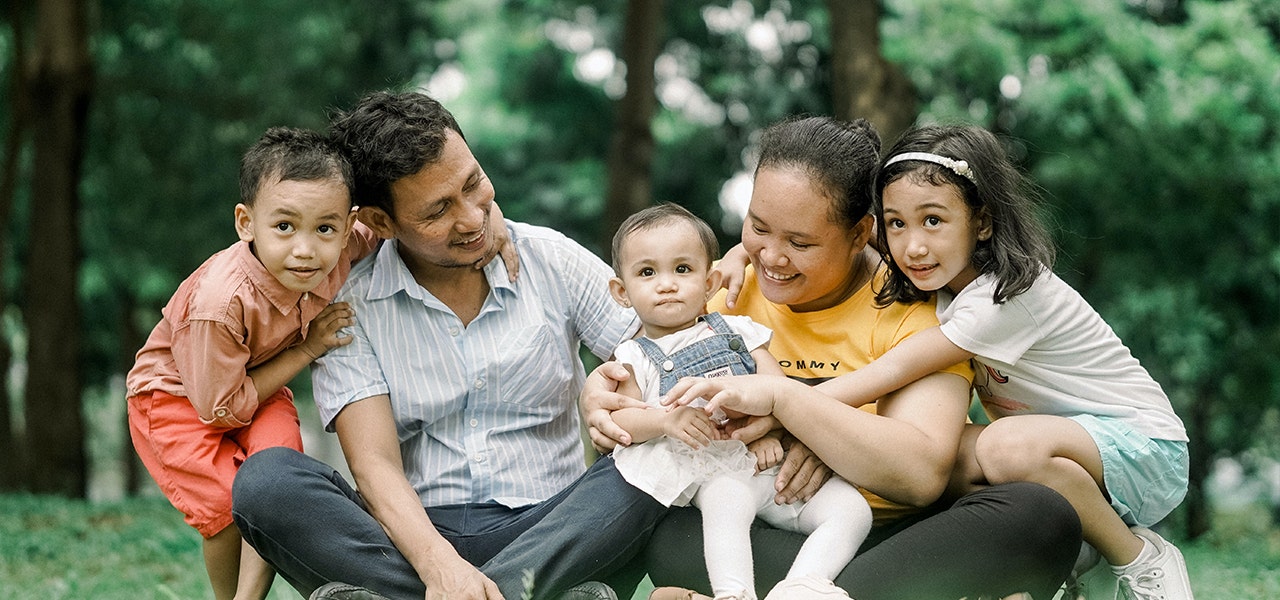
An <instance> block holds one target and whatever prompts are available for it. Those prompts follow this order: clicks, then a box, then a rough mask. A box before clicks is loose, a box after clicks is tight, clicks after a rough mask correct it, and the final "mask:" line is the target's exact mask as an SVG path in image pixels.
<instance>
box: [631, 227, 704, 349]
mask: <svg viewBox="0 0 1280 600" xmlns="http://www.w3.org/2000/svg"><path fill="white" fill-rule="evenodd" d="M619 250H620V251H619V252H618V254H619V256H618V269H619V270H620V271H621V274H620V276H618V277H614V278H613V279H611V280H609V291H610V293H612V294H613V299H614V300H616V301H617V302H618V303H619V304H621V305H623V306H631V307H634V308H635V310H636V314H637V315H638V316H639V317H640V322H642V323H644V335H645V337H648V338H660V337H662V336H664V335H669V334H672V333H675V332H677V331H681V330H683V329H687V328H689V327H692V326H693V325H694V323H696V322H697V319H698V316H699V315H701V314H702V313H703V312H705V311H706V304H707V298H708V297H710V296H711V293H712V291H713V290H716V289H718V288H719V287H720V279H719V276H718V275H715V276H713V275H712V273H711V265H710V263H708V262H707V250H706V248H705V247H703V245H702V238H701V237H699V236H698V231H697V230H696V229H694V227H693V225H691V224H689V223H687V222H685V221H680V222H677V223H674V224H658V225H656V226H654V227H650V228H648V229H642V230H640V231H634V232H632V233H630V234H628V235H627V237H626V238H625V239H624V240H623V243H622V246H621V248H620V249H619Z"/></svg>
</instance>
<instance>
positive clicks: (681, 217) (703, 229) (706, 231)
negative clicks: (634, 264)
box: [612, 202, 720, 277]
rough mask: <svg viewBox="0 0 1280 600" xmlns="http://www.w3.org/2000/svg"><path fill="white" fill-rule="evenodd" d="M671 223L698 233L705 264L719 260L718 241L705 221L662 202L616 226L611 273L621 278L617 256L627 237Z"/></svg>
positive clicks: (686, 210) (682, 209)
mask: <svg viewBox="0 0 1280 600" xmlns="http://www.w3.org/2000/svg"><path fill="white" fill-rule="evenodd" d="M673 221H684V222H686V223H688V224H690V225H692V226H693V229H694V231H697V232H698V237H699V238H700V241H701V242H702V247H703V249H704V250H706V253H707V264H708V265H710V264H712V263H714V262H715V261H716V259H718V258H720V241H719V240H718V239H716V234H715V232H714V231H712V230H711V226H710V225H707V222H706V221H703V220H702V219H700V218H698V215H695V214H693V213H691V212H689V210H688V209H686V208H685V207H683V206H680V205H679V204H673V203H671V202H663V203H662V204H659V205H657V206H650V207H649V208H646V209H644V210H641V211H639V212H636V213H635V214H633V215H631V216H629V217H627V220H625V221H623V222H622V225H619V226H618V231H617V232H615V233H614V234H613V246H612V252H613V272H614V274H616V275H617V276H619V277H621V276H622V268H621V267H622V265H620V264H619V263H618V256H619V255H621V254H622V243H623V241H625V240H626V238H627V236H628V235H631V234H632V233H635V232H637V231H644V230H646V229H652V228H654V227H657V226H659V225H666V224H668V223H671V222H673Z"/></svg>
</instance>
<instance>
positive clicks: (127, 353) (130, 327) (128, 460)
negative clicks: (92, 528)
mask: <svg viewBox="0 0 1280 600" xmlns="http://www.w3.org/2000/svg"><path fill="white" fill-rule="evenodd" d="M120 298H121V305H122V310H121V311H120V313H121V314H120V318H121V319H123V320H124V322H123V324H122V327H121V328H120V345H121V348H120V354H119V355H120V356H121V357H123V358H126V359H127V361H126V362H128V363H129V364H126V365H123V368H124V372H128V371H129V369H130V368H132V367H133V362H132V360H133V358H134V356H135V355H137V353H138V350H139V349H141V348H142V345H143V344H145V343H146V342H147V334H148V332H146V331H143V330H142V329H141V328H140V327H138V318H137V316H138V315H137V313H138V298H137V296H136V295H134V293H133V291H132V290H130V289H128V286H122V289H121V291H120ZM123 418H124V440H123V443H121V444H120V464H121V466H122V468H123V469H124V475H123V477H122V480H123V482H124V483H123V487H124V494H125V496H133V495H135V494H137V493H138V489H139V488H140V487H141V485H142V483H143V481H144V480H143V477H142V461H141V460H140V459H139V458H138V452H137V451H136V450H134V449H133V437H132V434H131V433H130V431H129V411H128V410H126V411H124V417H123Z"/></svg>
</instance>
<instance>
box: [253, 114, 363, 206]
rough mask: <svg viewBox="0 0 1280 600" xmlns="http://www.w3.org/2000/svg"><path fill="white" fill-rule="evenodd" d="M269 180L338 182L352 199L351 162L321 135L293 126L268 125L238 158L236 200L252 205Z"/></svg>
mask: <svg viewBox="0 0 1280 600" xmlns="http://www.w3.org/2000/svg"><path fill="white" fill-rule="evenodd" d="M269 179H270V180H273V181H319V180H335V181H341V182H342V185H343V187H345V188H347V198H354V195H353V191H354V190H353V189H352V185H353V179H352V175H351V163H349V162H347V159H346V158H345V157H344V156H343V155H342V153H341V152H339V151H338V147H337V146H336V145H335V144H333V143H332V142H331V141H329V139H328V138H326V137H325V136H324V135H322V134H320V133H317V132H315V131H311V130H308V129H298V128H295V127H272V128H270V129H268V130H267V132H266V133H264V134H263V135H262V137H261V138H258V141H257V142H255V143H254V144H253V146H250V147H249V149H248V150H247V151H245V153H244V156H243V157H242V158H241V159H240V202H241V203H243V204H244V205H245V206H253V202H254V200H255V199H257V197H258V191H259V190H261V189H262V185H263V184H264V183H266V182H267V181H268V180H269Z"/></svg>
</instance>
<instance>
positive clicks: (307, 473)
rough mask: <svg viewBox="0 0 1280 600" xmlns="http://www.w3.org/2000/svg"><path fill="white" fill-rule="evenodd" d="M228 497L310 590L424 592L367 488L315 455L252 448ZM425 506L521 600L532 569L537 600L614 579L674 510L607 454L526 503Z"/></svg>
mask: <svg viewBox="0 0 1280 600" xmlns="http://www.w3.org/2000/svg"><path fill="white" fill-rule="evenodd" d="M232 503H233V508H232V515H233V516H234V518H235V522H236V525H237V526H238V527H239V528H240V532H241V533H242V534H243V535H244V538H245V539H246V540H248V542H249V544H250V545H251V546H253V547H254V548H255V549H256V550H257V551H258V553H259V554H260V555H262V557H263V558H264V559H265V560H266V561H267V562H268V563H270V564H271V566H273V567H275V569H276V571H277V572H278V573H280V575H281V576H282V577H284V579H285V581H288V582H289V584H290V585H292V586H293V587H294V589H296V590H298V592H300V593H301V594H302V595H303V596H307V595H309V594H310V593H311V592H312V590H314V589H315V588H317V587H319V586H321V585H323V584H325V583H328V582H330V581H342V582H344V583H350V584H355V585H359V586H361V587H365V588H368V589H371V590H374V591H377V592H379V593H381V594H383V595H385V596H388V597H390V598H412V599H415V600H418V599H421V598H422V597H423V595H424V594H425V591H426V590H425V588H424V586H423V583H422V581H421V580H420V579H419V578H418V574H417V572H416V571H414V569H413V567H412V566H411V565H410V564H409V563H408V561H406V560H405V558H404V556H403V555H401V554H400V551H399V550H397V549H396V547H395V545H394V544H392V543H391V539H390V538H388V537H387V535H386V533H385V532H384V531H383V529H382V526H381V525H379V524H378V522H377V520H375V519H374V518H373V517H372V516H371V515H370V514H369V513H368V512H367V511H366V510H365V505H364V502H363V500H362V499H361V498H360V495H359V494H358V493H356V491H355V490H354V489H352V487H351V486H350V484H348V483H347V482H346V480H344V479H343V478H342V476H341V475H340V474H338V473H337V472H336V471H334V470H333V468H332V467H329V466H328V465H325V464H324V463H322V462H320V461H318V460H315V459H314V458H311V457H309V456H306V455H305V454H302V453H299V452H297V451H294V450H290V449H287V448H271V449H268V450H263V451H261V452H258V453H257V454H254V455H252V456H250V457H249V458H248V459H247V460H246V461H245V463H244V465H242V466H241V467H240V471H239V473H238V474H237V475H236V480H235V485H234V487H233V489H232ZM426 511H427V514H428V515H429V516H430V517H431V519H432V522H433V523H434V524H435V525H436V528H437V530H439V531H440V533H441V534H442V535H443V536H444V537H445V538H446V539H448V540H449V541H450V542H451V543H452V544H453V545H454V547H455V548H456V549H458V552H459V554H460V555H461V556H462V557H463V558H465V559H466V560H467V561H469V562H471V563H472V564H474V565H477V566H479V567H480V570H481V571H482V572H483V573H484V574H485V575H486V576H488V577H489V578H490V579H492V580H493V581H494V583H496V584H498V587H499V588H500V589H501V590H502V594H503V596H504V597H506V598H520V597H521V594H522V593H523V591H524V588H525V585H524V578H525V572H526V571H528V572H530V573H531V574H532V577H533V584H534V594H535V596H534V597H535V598H546V597H554V595H555V594H557V593H558V592H560V591H563V590H565V589H568V588H570V587H572V586H574V585H577V584H579V583H581V582H583V581H599V580H609V578H610V576H611V575H612V574H613V573H614V572H615V571H617V570H618V569H619V567H622V566H624V565H626V564H627V563H628V562H629V561H631V560H632V559H633V558H634V557H635V556H636V555H637V553H638V552H640V551H641V550H642V549H643V548H644V545H645V544H646V543H647V542H648V540H649V536H650V534H651V533H652V531H653V527H654V524H655V523H656V522H657V521H658V520H659V519H660V517H662V516H663V515H664V514H665V513H666V511H667V509H666V508H664V507H663V506H662V505H661V504H659V503H658V502H657V501H655V500H654V499H653V498H651V497H649V495H648V494H645V493H644V492H641V491H639V490H637V489H635V488H633V487H631V485H629V484H627V482H626V481H625V480H623V479H622V476H621V475H619V474H618V471H617V469H615V468H614V466H613V460H612V459H611V458H607V457H606V458H601V459H600V460H597V461H596V463H595V464H594V465H592V467H591V468H590V469H588V470H587V472H586V473H585V474H583V476H582V477H579V478H578V480H577V481H575V482H574V483H573V484H572V485H570V486H569V487H568V488H566V489H565V490H563V491H562V492H560V493H559V494H557V495H556V496H554V497H552V498H550V499H548V500H546V501H544V502H541V503H539V504H535V505H533V506H530V507H523V508H518V509H507V508H505V507H502V506H499V505H497V504H494V503H485V504H467V505H456V506H446V507H433V508H428V509H426ZM629 579H635V578H634V576H633V575H632V576H629V577H628V578H624V579H623V580H622V581H621V583H619V587H623V588H624V589H625V588H626V586H627V585H630V586H631V587H634V585H635V583H636V582H637V581H638V579H636V580H629ZM614 582H615V583H616V582H617V581H616V580H615V581H614Z"/></svg>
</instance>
